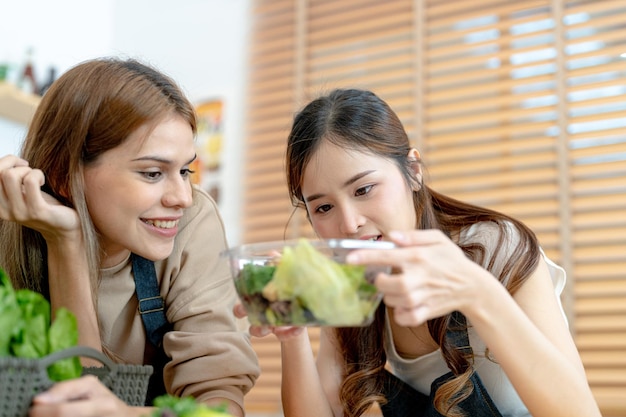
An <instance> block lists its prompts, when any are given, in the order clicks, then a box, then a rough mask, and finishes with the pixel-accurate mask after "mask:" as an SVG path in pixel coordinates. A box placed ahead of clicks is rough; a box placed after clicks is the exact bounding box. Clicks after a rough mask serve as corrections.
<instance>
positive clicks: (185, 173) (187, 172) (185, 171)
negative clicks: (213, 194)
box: [180, 168, 196, 178]
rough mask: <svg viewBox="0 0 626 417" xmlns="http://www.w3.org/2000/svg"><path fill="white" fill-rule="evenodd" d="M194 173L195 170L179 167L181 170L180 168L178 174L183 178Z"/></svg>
mask: <svg viewBox="0 0 626 417" xmlns="http://www.w3.org/2000/svg"><path fill="white" fill-rule="evenodd" d="M195 173H196V171H194V170H191V169H189V168H184V169H181V170H180V175H181V176H182V177H183V178H188V177H190V176H191V175H192V174H195Z"/></svg>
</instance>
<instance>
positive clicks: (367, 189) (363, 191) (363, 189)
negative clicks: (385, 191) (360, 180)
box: [354, 185, 373, 196]
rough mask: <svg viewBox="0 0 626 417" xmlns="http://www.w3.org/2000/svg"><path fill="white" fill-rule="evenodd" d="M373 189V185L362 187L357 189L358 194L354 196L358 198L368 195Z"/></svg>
mask: <svg viewBox="0 0 626 417" xmlns="http://www.w3.org/2000/svg"><path fill="white" fill-rule="evenodd" d="M372 187H373V185H366V186H365V187H361V188H359V189H357V190H356V193H354V194H355V195H357V196H361V195H366V194H368V193H369V192H370V191H372Z"/></svg>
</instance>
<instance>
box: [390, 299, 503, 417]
mask: <svg viewBox="0 0 626 417" xmlns="http://www.w3.org/2000/svg"><path fill="white" fill-rule="evenodd" d="M446 338H447V339H448V340H450V342H451V343H452V344H453V345H454V346H456V347H457V349H459V350H461V351H462V352H463V353H464V354H467V353H472V347H471V345H470V343H469V336H468V333H467V321H466V319H465V316H464V315H463V314H461V313H460V312H458V311H455V312H453V313H452V317H451V322H450V324H449V326H448V329H447V330H446ZM384 372H385V384H384V391H385V392H384V394H385V397H386V398H387V401H388V402H387V403H386V404H385V405H382V406H381V407H380V408H381V411H382V412H383V416H384V417H443V416H442V415H441V414H440V413H439V412H438V411H437V410H435V407H434V404H433V400H434V396H435V392H436V391H437V389H438V388H439V387H440V386H441V385H442V384H443V383H445V382H446V381H448V380H450V379H452V378H454V376H455V375H454V374H453V373H452V372H448V373H447V374H445V375H442V376H440V377H439V378H437V379H436V380H434V381H433V382H432V384H431V388H430V396H428V395H424V394H422V393H421V392H419V391H417V390H415V389H414V388H413V387H411V386H410V385H409V384H407V383H405V382H404V381H402V380H400V379H398V378H397V377H396V376H395V375H393V374H391V373H390V372H388V371H386V370H385V371H384ZM471 381H472V383H473V384H474V391H473V392H472V394H471V395H470V396H469V397H468V398H466V399H465V400H463V401H462V402H461V403H460V404H459V407H460V408H461V409H462V410H463V411H465V413H466V414H467V415H468V416H472V417H502V415H501V414H500V412H499V411H498V409H497V407H496V406H495V404H494V403H493V400H492V399H491V397H490V396H489V393H488V392H487V390H486V389H485V387H484V385H483V383H482V381H481V380H480V377H479V376H478V374H477V373H476V372H474V373H473V374H472V376H471Z"/></svg>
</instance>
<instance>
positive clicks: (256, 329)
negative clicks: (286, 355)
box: [233, 303, 304, 342]
mask: <svg viewBox="0 0 626 417" xmlns="http://www.w3.org/2000/svg"><path fill="white" fill-rule="evenodd" d="M233 312H234V313H235V317H237V318H240V319H241V318H244V317H246V316H247V315H248V313H247V312H246V309H245V307H244V306H243V305H241V304H239V303H238V304H236V305H235V307H234V308H233ZM303 331H304V327H297V326H252V325H251V326H250V330H249V332H250V334H251V335H252V336H256V337H265V336H267V335H268V334H271V333H274V335H275V336H276V337H277V338H278V340H280V341H281V342H285V341H287V340H289V339H291V338H294V337H296V336H299V335H300V334H302V333H303Z"/></svg>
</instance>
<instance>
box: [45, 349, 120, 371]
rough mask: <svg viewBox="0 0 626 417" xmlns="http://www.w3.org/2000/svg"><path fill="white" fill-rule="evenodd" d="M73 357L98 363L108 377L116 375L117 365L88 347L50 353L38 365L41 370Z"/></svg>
mask: <svg viewBox="0 0 626 417" xmlns="http://www.w3.org/2000/svg"><path fill="white" fill-rule="evenodd" d="M74 356H81V357H85V358H91V359H96V360H98V361H100V362H101V363H102V364H103V365H104V366H105V367H107V368H108V370H109V375H110V376H113V375H114V374H116V373H117V365H116V364H115V363H114V362H113V361H112V360H111V359H109V358H108V357H107V356H105V355H104V353H102V352H100V351H97V350H95V349H94V348H91V347H88V346H72V347H70V348H67V349H62V350H58V351H56V352H52V353H51V354H49V355H47V356H44V357H43V358H41V359H40V360H39V365H40V366H41V368H43V369H47V368H48V367H49V366H50V365H52V364H53V363H55V362H57V361H60V360H62V359H68V358H73V357H74Z"/></svg>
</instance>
